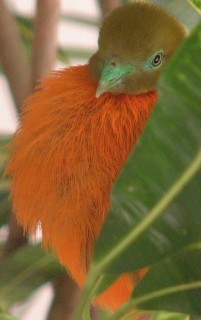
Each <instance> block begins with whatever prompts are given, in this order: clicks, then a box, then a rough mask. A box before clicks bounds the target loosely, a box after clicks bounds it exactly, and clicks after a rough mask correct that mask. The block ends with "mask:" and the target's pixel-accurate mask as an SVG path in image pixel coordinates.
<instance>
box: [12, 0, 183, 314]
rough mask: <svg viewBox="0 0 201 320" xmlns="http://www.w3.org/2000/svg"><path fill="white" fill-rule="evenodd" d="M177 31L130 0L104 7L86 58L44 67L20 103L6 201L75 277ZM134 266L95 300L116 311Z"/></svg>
mask: <svg viewBox="0 0 201 320" xmlns="http://www.w3.org/2000/svg"><path fill="white" fill-rule="evenodd" d="M184 35H185V32H184V29H183V27H182V26H181V25H180V23H179V22H177V20H176V19H175V18H174V17H173V16H172V15H171V14H169V13H168V12H167V11H165V10H164V9H162V8H160V7H158V6H157V5H155V4H152V3H150V2H146V1H136V2H134V3H131V4H128V5H125V6H123V7H119V8H117V9H115V10H114V11H113V12H112V13H111V14H109V15H108V16H106V18H105V19H104V21H103V24H102V27H101V29H100V35H99V40H98V44H99V48H98V51H97V52H96V53H95V54H94V55H93V56H92V57H91V58H90V60H89V63H88V65H83V66H76V67H70V68H66V69H63V70H59V71H55V72H52V73H51V74H49V75H48V76H47V77H46V78H45V79H44V80H42V82H41V83H40V84H39V85H38V86H37V88H36V90H35V92H34V93H33V94H32V95H31V96H30V98H29V99H28V100H27V101H26V102H25V105H24V107H23V110H22V118H21V120H22V121H21V124H20V127H19V129H18V131H17V133H16V136H15V138H14V142H13V148H12V155H11V159H10V162H9V166H8V169H7V174H8V175H10V176H11V177H12V183H11V192H12V198H13V209H14V211H15V213H16V216H17V219H18V221H19V223H20V224H21V225H22V226H23V227H24V229H25V230H26V231H27V232H29V233H34V232H35V231H36V229H37V227H38V226H40V228H41V230H42V234H43V242H44V244H45V245H48V246H51V248H52V249H53V250H54V251H55V252H56V253H57V254H58V257H59V259H60V261H61V263H62V264H64V265H65V266H66V268H67V270H68V271H69V273H70V274H71V275H72V277H73V278H74V279H75V281H76V282H77V283H78V284H79V285H80V286H82V285H83V284H84V281H85V278H86V274H87V272H88V269H89V266H90V262H91V259H92V256H93V250H94V244H95V241H96V240H97V238H98V236H99V234H100V231H101V228H102V225H103V223H104V221H105V219H106V217H107V215H108V212H109V208H110V194H111V189H112V187H113V184H114V182H115V180H116V178H117V177H118V175H119V173H120V171H121V170H122V167H123V166H124V165H125V162H126V161H127V159H128V157H129V155H130V153H131V151H132V149H133V147H134V145H135V143H136V141H137V140H138V139H139V136H140V134H141V132H142V130H143V128H144V126H145V124H146V121H147V119H148V117H149V115H150V113H151V111H152V109H153V107H154V105H155V103H156V101H157V89H156V88H157V82H158V79H159V76H160V74H161V72H162V71H163V70H164V68H165V67H166V65H167V63H168V62H169V60H170V58H171V57H172V55H173V53H174V52H175V50H176V48H177V47H178V46H179V45H180V43H181V42H182V40H183V38H184ZM142 276H143V271H142V272H141V271H139V272H136V273H126V274H123V275H122V276H121V277H120V278H119V279H118V280H117V281H116V282H115V283H114V284H113V285H112V286H111V287H110V288H108V289H107V290H106V291H105V292H104V293H102V294H101V295H100V296H99V297H98V298H97V299H96V302H97V303H98V304H99V305H101V306H102V307H104V308H108V309H111V310H116V309H118V308H119V307H120V305H121V304H122V303H124V302H125V301H126V300H127V299H129V297H130V295H131V293H132V291H133V290H134V288H135V286H136V284H137V282H138V281H139V279H140V278H141V277H142Z"/></svg>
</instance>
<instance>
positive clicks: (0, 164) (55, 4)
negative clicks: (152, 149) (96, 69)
mask: <svg viewBox="0 0 201 320" xmlns="http://www.w3.org/2000/svg"><path fill="white" fill-rule="evenodd" d="M94 1H95V0H94ZM126 2H129V1H125V0H122V1H117V0H116V1H112V0H108V1H103V0H99V1H98V0H97V3H98V6H99V8H100V19H99V20H95V19H90V18H88V17H86V16H82V15H70V14H69V15H68V14H65V15H63V14H62V13H61V12H60V3H59V1H57V0H53V1H51V4H50V1H49V3H48V1H47V0H44V1H43V4H41V3H42V2H40V1H39V0H38V1H36V14H35V15H36V17H34V19H32V18H27V17H26V16H22V15H19V14H17V13H16V12H14V11H13V10H12V7H11V8H8V7H7V4H6V1H5V2H4V1H1V4H0V21H3V22H2V23H1V22H0V42H1V49H0V63H1V64H0V72H1V73H3V74H4V75H5V76H6V77H7V79H8V82H9V84H10V90H11V94H12V95H13V97H14V101H15V106H16V110H17V111H18V114H19V112H20V108H21V104H22V102H23V100H24V99H25V98H26V97H27V96H28V95H29V94H30V93H31V91H32V88H33V87H34V84H35V82H36V81H37V79H38V78H40V77H42V76H43V75H44V74H45V73H46V72H48V71H49V70H50V69H52V67H53V65H54V63H55V60H57V61H60V62H62V63H63V64H65V65H68V64H69V61H70V58H71V57H74V58H79V59H80V60H82V61H83V63H85V62H86V61H87V59H88V58H89V57H90V55H91V54H92V53H93V52H92V51H91V49H90V48H89V49H81V48H80V49H77V48H70V47H69V48H65V47H61V46H60V47H58V45H57V39H56V30H57V26H58V21H59V20H62V21H66V22H67V21H73V22H75V23H77V24H79V25H87V26H90V27H91V28H96V29H97V28H98V27H99V25H100V23H101V19H102V17H103V16H104V15H105V14H106V13H107V12H109V11H110V10H112V9H113V8H115V7H117V6H119V5H122V4H124V3H126ZM153 2H156V3H158V4H160V5H162V6H164V7H166V8H167V9H168V10H169V11H171V12H172V13H173V14H175V16H177V18H178V19H179V20H180V21H181V22H182V23H183V24H184V25H185V26H186V28H187V29H188V30H189V32H191V30H192V29H193V28H194V27H195V26H196V25H197V24H198V23H199V22H200V10H201V1H200V0H189V1H187V0H155V1H153ZM83 5H84V4H83ZM44 17H45V19H46V20H48V18H49V19H50V21H51V22H50V23H51V30H48V26H47V25H45V24H44ZM3 23H4V24H3ZM2 28H5V29H6V31H7V34H6V37H5V35H4V34H3V33H4V32H2ZM42 28H43V29H44V28H46V29H47V30H46V31H47V34H46V35H44V34H43V38H42V37H40V33H41V30H42ZM5 29H4V31H5ZM49 33H51V34H52V35H51V37H49ZM13 38H14V39H15V41H16V42H17V48H16V45H15V50H14V57H13V52H12V50H11V49H12V45H14V44H13V43H12V42H13V41H14V40H13ZM44 38H45V40H44ZM49 47H51V48H53V49H52V50H48V48H49ZM50 51H51V52H50ZM15 53H16V55H15ZM5 56H6V58H5ZM18 57H19V61H18ZM15 58H16V61H13V59H15ZM44 61H45V62H44ZM15 63H16V65H15ZM16 70H19V76H18V77H16V76H15V75H16ZM27 79H28V81H27ZM25 83H26V85H24V84H25ZM16 92H20V93H21V95H20V96H19V95H18V93H16ZM1 107H2V108H3V107H4V106H1ZM19 117H20V116H19ZM10 139H11V137H10V136H3V135H1V136H0V257H1V259H0V320H12V319H13V320H14V319H15V318H13V317H12V316H9V315H8V313H10V314H12V310H13V306H15V305H16V304H17V303H23V302H24V301H25V300H27V299H28V298H29V297H30V296H32V294H33V293H34V292H35V290H36V289H38V288H40V287H41V286H42V285H43V284H45V283H47V282H51V283H52V286H53V289H54V298H53V301H52V304H51V306H50V310H49V313H48V315H47V320H56V319H61V320H63V319H64V320H68V319H70V317H71V315H72V310H73V308H74V306H75V305H76V303H77V301H78V299H79V296H80V290H79V289H78V288H77V286H76V285H75V284H74V283H73V282H72V281H71V279H70V278H69V277H68V276H67V274H66V272H65V270H64V269H63V268H62V267H61V266H60V264H59V263H58V261H57V260H56V258H54V257H53V256H52V255H50V254H49V253H45V252H44V251H43V250H42V249H41V245H40V243H37V244H35V242H34V241H33V239H29V238H27V237H26V236H24V234H23V231H22V230H21V228H20V227H19V226H17V224H16V221H15V218H14V216H13V214H12V213H11V203H10V201H9V200H8V196H9V181H8V180H7V179H5V178H3V176H2V174H3V171H4V168H5V166H6V162H7V159H8V156H9V146H8V145H9V141H10ZM124 183H126V182H124ZM128 183H129V182H128ZM122 195H123V192H122ZM38 241H39V240H38ZM200 304H201V301H200ZM91 313H92V318H93V319H94V320H95V319H104V318H106V317H107V316H108V315H107V314H103V313H102V314H101V313H100V312H99V311H97V310H96V309H95V308H94V307H92V312H91ZM148 318H150V319H151V318H152V319H153V320H159V319H160V320H163V319H164V320H166V319H168V320H187V319H189V316H187V315H182V314H175V313H165V312H163V313H161V312H152V313H149V314H148ZM44 320H45V319H44Z"/></svg>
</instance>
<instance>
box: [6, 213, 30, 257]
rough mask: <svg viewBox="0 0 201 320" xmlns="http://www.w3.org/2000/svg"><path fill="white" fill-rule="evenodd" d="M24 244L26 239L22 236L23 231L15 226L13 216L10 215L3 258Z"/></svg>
mask: <svg viewBox="0 0 201 320" xmlns="http://www.w3.org/2000/svg"><path fill="white" fill-rule="evenodd" d="M26 243H27V238H26V237H25V236H24V233H23V229H22V227H21V226H19V225H18V224H17V222H16V218H15V215H14V214H13V213H11V214H10V219H9V235H8V240H7V241H6V244H5V247H4V256H6V255H7V254H10V253H12V252H13V251H15V250H16V249H18V248H20V247H22V246H23V245H25V244H26Z"/></svg>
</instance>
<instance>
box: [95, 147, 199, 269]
mask: <svg viewBox="0 0 201 320" xmlns="http://www.w3.org/2000/svg"><path fill="white" fill-rule="evenodd" d="M200 169H201V150H200V151H199V152H198V154H197V156H196V157H195V158H194V160H193V161H192V162H191V164H190V165H189V166H188V168H187V169H186V170H185V171H184V173H183V174H182V175H181V177H180V178H179V179H178V180H177V181H176V182H175V183H174V184H173V185H172V186H171V187H170V189H169V190H168V191H167V192H166V194H165V195H164V196H163V197H162V198H161V200H160V201H159V202H158V203H157V204H156V205H155V207H154V208H153V209H152V210H151V211H150V212H149V213H148V214H147V215H146V217H145V218H144V219H143V220H142V221H141V222H140V223H139V224H138V225H137V226H136V228H134V229H133V230H132V231H131V232H129V233H128V235H127V236H126V237H125V238H124V239H123V240H122V241H121V242H120V243H118V245H117V246H116V247H114V249H113V250H112V251H110V252H109V254H107V255H106V256H105V258H104V259H103V260H102V261H101V262H100V263H99V264H97V265H95V264H94V267H95V266H96V268H97V269H98V270H99V272H103V270H105V269H106V268H107V266H108V265H109V264H110V263H111V262H112V261H113V260H114V259H115V258H117V257H118V256H119V255H120V254H121V253H122V252H123V251H124V250H125V249H126V248H127V247H128V246H129V245H130V244H131V243H133V242H134V241H135V240H136V239H137V238H138V237H139V236H141V234H142V233H143V232H144V231H146V230H147V228H148V227H149V226H150V225H151V224H152V223H153V222H154V221H155V220H156V219H157V218H158V217H159V216H160V215H161V214H162V213H163V211H164V210H165V209H166V208H167V207H168V206H169V205H170V203H171V202H173V200H174V199H175V198H176V197H177V196H178V195H179V194H180V193H181V191H182V190H183V189H184V187H185V186H186V185H187V184H188V183H189V182H190V181H191V180H192V178H193V177H194V176H195V174H196V173H197V172H198V171H199V170H200Z"/></svg>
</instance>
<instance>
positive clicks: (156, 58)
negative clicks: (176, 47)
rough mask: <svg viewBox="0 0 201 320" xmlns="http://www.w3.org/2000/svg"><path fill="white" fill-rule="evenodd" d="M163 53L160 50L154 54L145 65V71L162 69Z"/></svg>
mask: <svg viewBox="0 0 201 320" xmlns="http://www.w3.org/2000/svg"><path fill="white" fill-rule="evenodd" d="M163 55H164V54H163V51H162V50H160V51H158V52H156V53H154V54H153V55H152V56H151V57H150V58H149V59H148V61H147V62H146V63H145V66H144V69H145V70H152V69H157V68H159V67H160V65H161V64H162V62H163Z"/></svg>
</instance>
